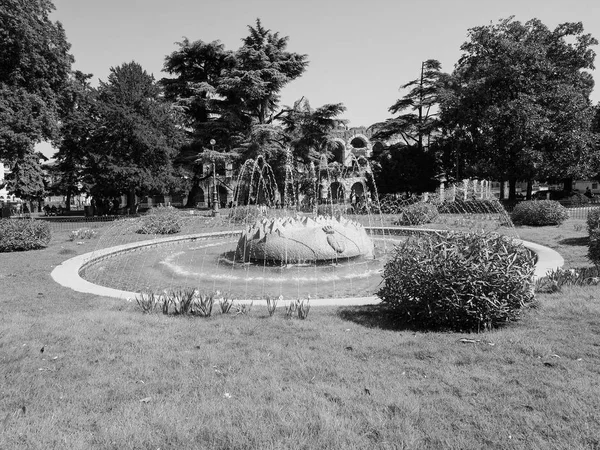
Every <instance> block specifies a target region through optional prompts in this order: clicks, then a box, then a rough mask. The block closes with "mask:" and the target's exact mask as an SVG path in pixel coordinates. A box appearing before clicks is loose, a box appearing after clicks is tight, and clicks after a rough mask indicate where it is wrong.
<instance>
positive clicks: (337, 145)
mask: <svg viewBox="0 0 600 450" xmlns="http://www.w3.org/2000/svg"><path fill="white" fill-rule="evenodd" d="M329 145H330V149H331V153H333V157H332V159H331V161H330V162H338V163H340V164H342V165H343V164H344V162H345V161H346V142H344V140H343V139H341V138H334V139H331V140H330V141H329Z"/></svg>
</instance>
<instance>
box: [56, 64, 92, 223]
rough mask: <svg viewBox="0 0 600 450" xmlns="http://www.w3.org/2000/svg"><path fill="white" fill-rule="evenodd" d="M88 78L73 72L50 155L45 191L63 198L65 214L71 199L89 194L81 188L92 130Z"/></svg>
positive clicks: (62, 101)
mask: <svg viewBox="0 0 600 450" xmlns="http://www.w3.org/2000/svg"><path fill="white" fill-rule="evenodd" d="M91 77H92V75H91V74H84V73H82V72H80V71H75V72H73V73H72V75H71V77H70V79H69V83H68V85H67V87H66V88H65V89H64V90H63V91H62V94H61V98H60V116H61V127H60V140H59V143H58V152H57V153H56V155H54V156H55V158H56V164H55V165H54V166H52V169H51V170H52V172H53V178H54V179H55V180H56V181H55V182H54V183H53V184H52V185H51V186H50V187H49V189H50V191H51V192H52V193H54V194H62V195H65V196H66V209H67V211H68V210H69V209H70V206H71V197H72V196H73V195H76V194H80V193H81V192H83V191H88V190H89V186H85V185H84V184H83V181H84V178H83V173H84V168H85V165H86V164H87V153H86V149H87V147H88V144H89V141H90V138H91V131H92V130H93V128H94V117H93V110H94V101H95V99H94V96H95V91H94V89H92V87H91V86H90V84H89V79H90V78H91Z"/></svg>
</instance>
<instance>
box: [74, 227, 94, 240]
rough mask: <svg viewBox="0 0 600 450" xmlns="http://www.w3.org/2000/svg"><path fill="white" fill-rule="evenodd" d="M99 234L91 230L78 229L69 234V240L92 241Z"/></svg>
mask: <svg viewBox="0 0 600 450" xmlns="http://www.w3.org/2000/svg"><path fill="white" fill-rule="evenodd" d="M97 234H98V233H96V231H95V230H92V229H91V228H78V229H77V230H73V231H71V233H70V234H69V240H70V241H75V240H79V239H92V238H94V237H96V235H97Z"/></svg>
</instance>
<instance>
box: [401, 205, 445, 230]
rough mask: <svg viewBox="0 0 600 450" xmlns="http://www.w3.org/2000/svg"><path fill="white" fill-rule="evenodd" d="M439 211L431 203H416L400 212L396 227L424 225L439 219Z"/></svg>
mask: <svg viewBox="0 0 600 450" xmlns="http://www.w3.org/2000/svg"><path fill="white" fill-rule="evenodd" d="M438 215H439V214H438V209H437V207H436V206H435V205H433V204H431V203H414V204H412V205H409V206H405V207H404V208H402V209H401V210H400V215H399V217H398V219H397V220H396V221H395V222H394V225H423V224H425V223H431V222H433V221H434V220H435V219H436V218H437V217H438Z"/></svg>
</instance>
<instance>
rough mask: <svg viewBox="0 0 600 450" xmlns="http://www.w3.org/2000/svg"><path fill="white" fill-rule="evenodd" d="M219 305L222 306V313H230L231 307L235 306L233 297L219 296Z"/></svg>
mask: <svg viewBox="0 0 600 450" xmlns="http://www.w3.org/2000/svg"><path fill="white" fill-rule="evenodd" d="M219 306H220V308H221V314H229V313H230V312H231V307H232V306H233V299H232V298H227V297H221V298H219Z"/></svg>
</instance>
